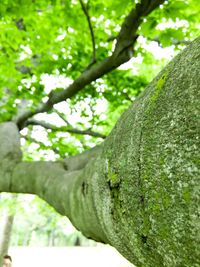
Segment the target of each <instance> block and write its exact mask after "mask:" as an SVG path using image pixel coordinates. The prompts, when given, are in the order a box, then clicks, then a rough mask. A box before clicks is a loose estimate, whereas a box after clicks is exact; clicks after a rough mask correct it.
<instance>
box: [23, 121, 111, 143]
mask: <svg viewBox="0 0 200 267" xmlns="http://www.w3.org/2000/svg"><path fill="white" fill-rule="evenodd" d="M28 125H39V126H42V127H43V128H45V129H50V130H52V131H58V132H68V133H73V134H82V135H90V136H93V137H100V138H102V139H105V138H106V136H105V135H103V134H101V133H97V132H94V131H91V130H79V129H76V128H72V127H71V128H69V127H66V126H61V127H57V126H55V125H52V124H50V123H47V122H45V121H38V120H34V119H30V120H28V121H27V122H26V126H28Z"/></svg>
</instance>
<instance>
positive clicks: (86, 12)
mask: <svg viewBox="0 0 200 267" xmlns="http://www.w3.org/2000/svg"><path fill="white" fill-rule="evenodd" d="M79 2H80V4H81V7H82V10H83V12H84V14H85V16H86V18H87V22H88V26H89V29H90V34H91V40H92V49H93V56H92V60H91V62H90V64H89V65H88V66H87V67H86V70H88V69H89V68H90V67H91V66H92V65H93V64H95V63H96V48H95V37H94V31H93V28H92V23H91V20H90V16H89V13H88V10H87V8H86V6H85V5H84V3H83V1H82V0H79Z"/></svg>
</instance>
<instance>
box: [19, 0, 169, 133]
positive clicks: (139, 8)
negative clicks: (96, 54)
mask: <svg viewBox="0 0 200 267" xmlns="http://www.w3.org/2000/svg"><path fill="white" fill-rule="evenodd" d="M164 1H165V0H142V1H141V3H139V4H137V5H136V7H135V8H134V9H132V10H131V12H130V13H129V15H128V16H127V17H126V18H125V21H124V23H123V24H122V27H121V30H120V33H119V35H118V38H117V43H116V47H115V50H114V52H113V53H112V55H111V56H109V57H107V58H106V59H104V60H103V61H101V62H100V63H98V64H96V65H93V66H92V68H90V69H89V70H86V71H85V72H83V73H81V74H80V76H79V77H78V78H77V79H75V80H74V81H73V82H72V84H70V85H69V86H68V87H67V88H66V89H64V90H63V91H60V92H56V91H52V92H51V93H50V95H49V99H48V101H47V102H46V103H43V104H41V105H40V106H38V107H37V108H36V109H35V110H33V111H32V110H27V111H26V112H24V113H23V114H22V115H20V116H19V117H18V118H16V120H15V122H16V124H17V125H18V128H19V129H22V128H24V127H25V122H26V121H27V120H28V119H29V118H30V117H32V116H33V115H35V114H37V113H42V112H47V111H49V110H51V109H52V107H53V105H54V104H57V103H59V102H61V101H64V100H66V99H67V98H71V97H72V96H74V95H75V94H77V93H78V92H79V91H80V90H82V89H83V88H84V87H85V86H86V85H88V84H90V83H91V82H92V81H95V80H96V79H98V78H100V77H102V76H103V75H105V74H107V73H108V72H110V71H112V70H113V69H116V68H117V67H119V66H120V65H121V64H123V63H125V62H127V61H128V60H129V59H130V58H131V57H132V56H133V53H132V52H133V51H132V47H133V46H134V44H135V43H136V40H137V38H136V37H135V36H136V32H137V30H138V27H139V26H140V24H141V23H142V19H143V17H144V16H147V15H148V14H149V13H150V12H151V11H153V10H154V9H155V8H156V7H158V6H159V5H160V4H161V3H163V2H164Z"/></svg>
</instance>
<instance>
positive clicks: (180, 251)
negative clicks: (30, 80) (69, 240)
mask: <svg viewBox="0 0 200 267" xmlns="http://www.w3.org/2000/svg"><path fill="white" fill-rule="evenodd" d="M199 70H200V39H197V40H195V41H194V42H193V43H192V44H191V45H189V46H188V47H187V48H186V49H185V50H184V51H183V52H182V53H181V54H179V55H178V56H177V57H176V58H175V59H174V60H173V61H172V62H171V63H170V64H169V65H168V66H167V67H166V68H165V69H164V70H163V71H162V72H161V73H160V74H159V75H158V76H157V77H156V78H155V79H154V80H153V81H152V83H151V84H150V85H149V86H148V87H147V89H146V90H145V91H144V92H143V93H142V95H141V96H140V97H139V98H138V99H137V100H136V101H135V102H134V104H133V105H132V106H131V107H130V108H129V109H128V110H127V111H126V112H125V113H124V114H123V115H122V117H121V118H120V120H119V121H118V123H117V125H116V126H115V128H114V129H113V131H112V132H111V134H110V135H109V136H108V138H107V139H106V140H105V142H104V143H103V144H102V145H101V146H100V147H97V148H95V149H93V150H91V151H88V152H86V153H84V154H82V155H80V156H76V157H73V158H71V159H67V160H64V161H63V162H55V163H52V162H22V161H21V153H20V144H19V136H18V129H17V127H16V126H15V124H14V123H12V122H9V123H4V124H2V125H1V127H0V140H1V142H0V165H1V168H0V190H1V191H5V192H20V193H32V194H36V195H38V196H40V197H41V198H43V199H44V200H46V201H47V202H48V203H50V204H51V205H52V206H53V207H54V208H55V209H56V210H57V211H58V212H59V213H61V214H63V215H66V216H67V217H69V218H70V220H71V221H72V223H73V224H74V225H75V226H76V227H77V228H78V229H79V230H80V231H82V232H83V234H84V235H86V236H87V237H90V238H92V239H94V240H97V241H100V242H104V243H109V244H110V245H112V246H114V247H115V248H116V249H118V251H119V252H120V253H121V254H122V255H124V256H125V257H126V258H127V259H128V260H130V261H131V262H132V263H134V264H135V265H136V266H138V267H139V266H145V267H150V266H153V267H154V266H167V267H174V266H177V267H178V266H181V267H184V266H185V267H186V266H187V267H188V266H192V267H195V266H196V267H197V266H200V255H199V251H200V247H199V244H200V242H199V241H200V231H199V230H200V229H199V213H198V207H199V194H198V193H199V182H200V172H199V169H200V168H199V165H200V164H199V154H198V153H199V140H200V137H199V133H200V121H199V119H200V105H199V102H200V101H199V100H200V71H199Z"/></svg>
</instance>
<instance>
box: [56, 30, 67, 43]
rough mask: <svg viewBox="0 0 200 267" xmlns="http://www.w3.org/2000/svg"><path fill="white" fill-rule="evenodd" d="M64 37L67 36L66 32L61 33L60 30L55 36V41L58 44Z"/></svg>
mask: <svg viewBox="0 0 200 267" xmlns="http://www.w3.org/2000/svg"><path fill="white" fill-rule="evenodd" d="M66 35H67V32H66V31H61V30H60V34H59V35H58V36H57V38H56V41H57V42H60V41H62V40H64V39H65V37H66Z"/></svg>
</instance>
